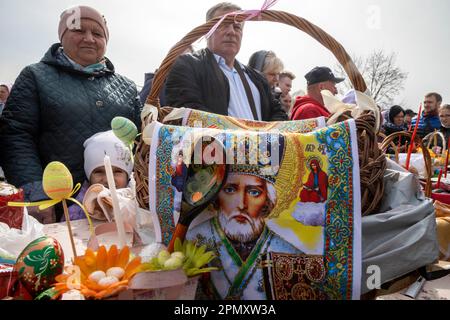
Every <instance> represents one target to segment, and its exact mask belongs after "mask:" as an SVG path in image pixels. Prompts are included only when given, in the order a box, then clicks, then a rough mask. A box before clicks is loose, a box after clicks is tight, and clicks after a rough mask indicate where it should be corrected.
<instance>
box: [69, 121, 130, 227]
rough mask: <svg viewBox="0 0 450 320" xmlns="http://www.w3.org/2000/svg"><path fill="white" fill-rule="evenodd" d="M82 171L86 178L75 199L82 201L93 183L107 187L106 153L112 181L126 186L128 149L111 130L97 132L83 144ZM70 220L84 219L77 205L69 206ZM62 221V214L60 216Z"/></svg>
mask: <svg viewBox="0 0 450 320" xmlns="http://www.w3.org/2000/svg"><path fill="white" fill-rule="evenodd" d="M83 146H84V172H85V174H86V177H87V180H85V181H84V182H83V185H82V187H81V189H80V192H79V193H78V195H77V200H78V201H79V202H83V198H84V195H85V193H86V190H87V189H88V188H89V187H90V186H91V185H93V184H97V183H98V184H101V185H103V186H104V187H105V188H109V185H108V179H107V177H106V171H105V165H104V159H105V155H108V156H109V158H110V160H111V166H112V171H113V175H114V183H115V185H116V188H117V189H123V188H126V187H127V186H128V182H129V180H130V176H131V173H132V172H133V159H132V155H131V151H130V149H129V148H128V147H127V146H125V144H124V143H123V142H122V141H120V140H119V138H117V137H116V136H115V134H114V133H113V132H112V130H109V131H105V132H99V133H96V134H94V135H93V136H92V137H90V138H89V139H87V140H86V141H85V142H84V144H83ZM69 217H70V220H79V219H85V218H86V216H85V214H84V211H83V210H82V209H81V208H80V207H79V206H70V207H69ZM62 221H64V216H63V218H62Z"/></svg>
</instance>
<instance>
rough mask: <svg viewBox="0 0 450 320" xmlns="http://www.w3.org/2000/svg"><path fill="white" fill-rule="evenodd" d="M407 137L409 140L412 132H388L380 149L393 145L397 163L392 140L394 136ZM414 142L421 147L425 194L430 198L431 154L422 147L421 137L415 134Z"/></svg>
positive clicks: (395, 148) (396, 153)
mask: <svg viewBox="0 0 450 320" xmlns="http://www.w3.org/2000/svg"><path fill="white" fill-rule="evenodd" d="M402 136H403V137H407V138H409V139H410V140H411V138H412V134H411V133H410V132H406V131H400V132H394V133H392V134H390V135H389V136H387V137H386V139H384V140H383V142H382V144H381V147H380V149H381V150H383V151H385V150H386V149H387V148H388V146H389V145H392V146H393V147H394V150H395V155H396V156H395V159H396V162H397V163H398V150H397V146H396V145H395V144H394V143H393V142H394V140H395V139H396V138H399V139H400V137H402ZM414 143H416V144H418V145H419V146H420V147H421V149H422V154H423V161H424V162H425V170H426V172H427V176H426V177H425V180H426V181H425V196H427V197H428V198H431V191H432V184H431V176H432V173H431V167H432V164H431V156H430V153H429V152H428V149H427V148H425V147H424V145H423V142H422V139H420V137H419V136H416V137H415V139H414Z"/></svg>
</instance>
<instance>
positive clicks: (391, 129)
mask: <svg viewBox="0 0 450 320" xmlns="http://www.w3.org/2000/svg"><path fill="white" fill-rule="evenodd" d="M383 131H384V133H385V134H386V136H389V135H391V134H393V133H395V132H401V131H408V128H407V127H406V124H405V110H403V108H402V107H400V106H397V105H395V106H392V107H391V108H390V109H389V114H388V121H386V122H385V123H384V124H383ZM408 140H409V139H406V137H400V148H399V150H398V151H399V152H405V143H406V142H407V141H408ZM393 142H394V144H395V145H396V146H398V144H399V138H396V139H394V141H393ZM387 152H388V153H394V149H393V148H392V147H389V148H388V150H387Z"/></svg>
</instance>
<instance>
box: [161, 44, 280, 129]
mask: <svg viewBox="0 0 450 320" xmlns="http://www.w3.org/2000/svg"><path fill="white" fill-rule="evenodd" d="M245 72H246V73H247V74H248V76H249V77H250V79H251V80H252V82H253V83H254V84H255V85H256V87H257V88H258V90H259V93H260V96H261V116H262V120H263V121H283V120H287V115H286V113H285V112H284V111H283V109H282V108H281V104H280V101H279V100H277V99H275V98H274V97H273V95H272V93H271V91H270V88H269V84H268V83H267V80H266V79H265V78H264V76H263V75H262V74H260V73H259V72H257V71H255V70H254V69H251V68H248V67H245ZM166 99H167V105H169V106H171V107H185V108H191V109H199V110H202V111H207V112H211V113H217V114H222V115H228V104H229V101H230V85H229V83H228V79H227V78H226V76H225V74H224V73H223V72H222V70H221V69H220V67H219V65H218V64H217V61H216V59H215V57H214V55H213V53H212V52H211V51H210V50H209V49H202V50H200V51H197V52H195V53H194V54H186V55H182V56H180V57H179V58H178V59H177V61H176V62H175V65H174V66H173V68H172V70H171V72H170V73H169V76H168V79H167V84H166Z"/></svg>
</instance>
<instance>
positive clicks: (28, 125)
mask: <svg viewBox="0 0 450 320" xmlns="http://www.w3.org/2000/svg"><path fill="white" fill-rule="evenodd" d="M59 47H61V45H60V44H54V45H53V46H52V47H51V48H50V49H49V50H48V52H47V53H46V54H45V56H44V58H43V59H42V60H41V62H39V63H36V64H33V65H30V66H27V67H26V68H25V69H23V70H22V72H21V74H20V75H19V77H18V78H17V80H16V82H15V84H14V86H13V89H12V91H11V95H10V96H9V98H8V102H7V104H6V106H5V110H3V114H2V117H1V118H0V166H1V167H2V168H3V170H4V172H5V176H6V179H7V181H8V182H9V183H11V184H13V185H15V186H17V187H22V188H23V189H24V191H25V198H26V200H28V201H37V200H41V199H45V198H47V197H46V196H45V194H44V193H43V190H42V173H43V169H44V168H45V167H46V165H47V164H48V163H50V162H52V161H60V162H62V163H64V164H65V165H66V166H67V167H68V168H69V170H70V171H71V173H72V175H73V179H74V183H78V182H83V181H84V180H86V177H85V173H84V157H83V153H84V148H83V143H84V141H85V140H86V139H87V138H89V137H90V136H92V135H93V134H95V133H97V132H101V131H107V130H111V120H112V119H113V118H114V117H116V116H122V117H126V118H128V119H130V120H132V121H133V122H134V123H135V124H136V125H137V126H138V128H140V111H141V105H140V102H139V99H138V92H137V89H136V85H135V84H134V83H133V82H132V81H131V80H129V79H127V78H125V77H123V76H121V75H118V74H116V73H115V72H114V66H113V65H112V63H111V62H110V61H109V60H106V67H107V68H106V70H104V71H100V72H96V73H86V72H83V71H79V70H77V69H75V68H74V67H73V66H72V64H71V63H70V62H69V61H67V62H65V61H61V59H57V58H56V56H57V54H56V52H57V50H58V48H59Z"/></svg>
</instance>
